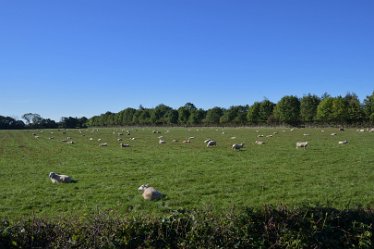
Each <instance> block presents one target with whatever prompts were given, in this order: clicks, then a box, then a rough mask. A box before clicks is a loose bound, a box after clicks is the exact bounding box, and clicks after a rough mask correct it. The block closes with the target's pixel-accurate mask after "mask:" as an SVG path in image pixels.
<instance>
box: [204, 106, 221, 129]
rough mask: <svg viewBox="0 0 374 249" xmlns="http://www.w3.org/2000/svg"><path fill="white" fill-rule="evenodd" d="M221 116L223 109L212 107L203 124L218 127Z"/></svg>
mask: <svg viewBox="0 0 374 249" xmlns="http://www.w3.org/2000/svg"><path fill="white" fill-rule="evenodd" d="M222 115H223V108H220V107H213V108H211V109H209V110H208V111H207V113H206V117H205V124H207V125H218V124H219V121H220V119H221V116H222Z"/></svg>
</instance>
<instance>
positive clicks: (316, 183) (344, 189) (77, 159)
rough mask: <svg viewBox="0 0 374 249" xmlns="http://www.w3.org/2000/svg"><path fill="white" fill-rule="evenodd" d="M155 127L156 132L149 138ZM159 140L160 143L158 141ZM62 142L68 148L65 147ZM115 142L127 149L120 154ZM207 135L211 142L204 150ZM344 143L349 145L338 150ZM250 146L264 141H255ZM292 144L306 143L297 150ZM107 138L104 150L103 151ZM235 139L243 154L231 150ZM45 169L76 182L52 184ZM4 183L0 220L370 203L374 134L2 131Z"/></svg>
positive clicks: (245, 130) (220, 130)
mask: <svg viewBox="0 0 374 249" xmlns="http://www.w3.org/2000/svg"><path fill="white" fill-rule="evenodd" d="M156 129H158V130H159V131H160V132H161V133H153V130H156ZM127 130H129V132H130V134H129V135H127ZM333 132H334V133H337V135H336V136H331V135H330V134H331V133H333ZM33 133H35V134H36V135H37V136H39V138H35V136H34V135H33ZM120 133H123V135H120ZM306 133H307V134H309V135H308V136H304V134H306ZM259 135H264V137H258V136H259ZM266 135H272V137H266ZM52 136H53V137H54V139H48V138H49V137H52ZM159 136H163V139H164V140H165V141H166V143H165V144H158V141H159V138H158V137H159ZM67 137H71V138H72V140H73V141H74V144H68V143H66V142H62V140H66V138H67ZM189 137H194V138H192V139H191V143H182V141H183V140H186V139H187V138H189ZM90 138H92V140H90ZM118 138H122V139H123V143H128V144H130V147H129V148H120V146H119V143H120V142H119V141H117V139H118ZM130 138H135V140H131V139H130ZM207 138H211V139H214V140H216V141H217V146H216V147H212V148H207V147H206V145H205V144H204V143H203V141H204V140H205V139H207ZM98 139H101V141H100V142H99V141H98ZM173 139H175V140H177V142H173V141H172V140H173ZM344 139H346V140H348V141H349V143H348V144H346V145H339V144H338V141H339V140H344ZM256 140H263V141H265V142H266V143H265V144H264V145H256V144H255V141H256ZM297 141H308V142H309V144H310V146H309V147H308V148H307V149H306V150H304V149H296V148H295V143H296V142H297ZM104 142H106V143H108V146H107V147H100V146H99V144H100V143H104ZM241 142H244V143H245V145H246V146H245V148H244V149H243V150H241V151H234V150H232V149H231V145H232V144H233V143H241ZM50 171H54V172H59V173H62V174H68V175H70V176H72V177H73V178H74V179H76V180H77V182H76V183H72V184H52V183H51V181H50V180H49V178H48V173H49V172H50ZM0 182H1V184H0V217H22V216H30V215H37V216H44V217H59V216H66V217H67V216H81V215H85V214H88V213H92V212H94V211H95V210H97V209H100V210H102V209H114V210H116V211H117V212H119V213H123V214H126V213H129V212H131V213H142V212H150V213H154V214H155V215H157V214H158V213H161V212H164V211H168V210H170V209H179V208H188V209H192V208H197V209H199V208H203V207H207V206H208V207H210V208H213V209H214V210H217V211H220V210H225V209H227V208H230V207H244V206H250V207H254V208H256V207H262V206H263V205H266V204H271V205H287V206H290V207H298V206H301V205H303V204H308V205H318V204H319V205H324V206H325V205H326V206H331V207H336V208H347V207H356V206H364V207H374V184H373V182H374V133H368V132H357V131H356V130H355V129H346V130H345V131H343V132H340V131H338V130H337V129H333V128H329V129H324V132H321V129H295V130H294V131H290V129H289V128H257V129H256V128H132V127H131V128H105V129H104V128H101V129H96V128H95V129H92V128H90V129H86V130H39V131H38V130H25V131H4V130H2V131H0ZM144 183H149V184H150V185H152V186H154V187H156V188H157V189H159V190H160V191H161V192H163V193H165V194H166V197H165V198H164V199H163V200H160V201H157V202H146V201H144V200H143V199H142V197H141V195H140V194H139V192H138V191H137V188H138V186H140V185H141V184H144Z"/></svg>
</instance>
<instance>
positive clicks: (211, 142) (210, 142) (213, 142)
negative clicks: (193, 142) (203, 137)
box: [206, 140, 217, 147]
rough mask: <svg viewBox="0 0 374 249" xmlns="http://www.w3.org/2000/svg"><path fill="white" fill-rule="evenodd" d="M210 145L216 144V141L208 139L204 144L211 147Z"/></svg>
mask: <svg viewBox="0 0 374 249" xmlns="http://www.w3.org/2000/svg"><path fill="white" fill-rule="evenodd" d="M212 146H217V143H216V141H214V140H210V141H209V142H208V143H207V144H206V147H212Z"/></svg>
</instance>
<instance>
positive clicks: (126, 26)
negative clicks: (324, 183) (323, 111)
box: [0, 0, 374, 121]
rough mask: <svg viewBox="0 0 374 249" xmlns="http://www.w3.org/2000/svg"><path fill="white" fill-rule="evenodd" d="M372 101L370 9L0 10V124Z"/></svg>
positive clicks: (295, 2)
mask: <svg viewBox="0 0 374 249" xmlns="http://www.w3.org/2000/svg"><path fill="white" fill-rule="evenodd" d="M373 90H374V1H372V0H358V1H353V0H349V1H345V0H336V1H334V0H301V1H300V0H292V1H291V0H234V1H228V0H225V1H223V0H173V1H171V0H168V1H166V0H157V1H154V0H149V1H145V0H136V1H126V0H109V1H104V0H101V1H98V0H64V1H51V0H34V1H19V0H14V1H13V0H12V1H7V0H0V92H1V95H0V96H1V97H0V115H3V116H12V117H15V118H21V116H22V115H23V114H25V113H28V112H31V113H38V114H40V115H41V116H42V117H43V118H51V119H54V120H56V121H59V120H60V118H61V117H63V116H64V117H67V116H73V117H81V116H86V117H88V118H89V117H91V116H93V115H98V114H102V113H105V112H106V111H111V112H118V111H120V110H123V109H124V108H127V107H134V108H138V107H139V105H140V104H141V105H143V106H145V107H155V106H156V105H158V104H161V103H163V104H166V105H169V106H171V107H173V108H178V107H179V106H182V105H184V104H185V103H186V102H192V103H193V104H195V105H196V106H197V107H201V108H204V109H208V108H211V107H214V106H220V107H230V106H232V105H246V104H253V102H254V101H262V100H263V99H264V98H268V99H269V100H271V101H273V102H275V103H276V102H277V101H278V100H279V99H280V98H281V97H283V96H285V95H296V96H298V97H302V96H303V95H305V94H308V93H312V94H316V95H319V96H320V95H322V94H323V93H325V92H327V93H329V94H331V95H332V96H337V95H345V94H346V93H347V92H354V93H356V94H357V95H358V96H359V98H360V100H361V101H362V100H363V99H364V98H365V97H366V96H367V95H370V94H371V93H372V92H373Z"/></svg>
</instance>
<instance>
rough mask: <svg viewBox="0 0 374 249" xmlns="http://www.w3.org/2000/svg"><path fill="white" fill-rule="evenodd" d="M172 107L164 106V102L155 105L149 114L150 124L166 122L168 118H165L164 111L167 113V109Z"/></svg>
mask: <svg viewBox="0 0 374 249" xmlns="http://www.w3.org/2000/svg"><path fill="white" fill-rule="evenodd" d="M171 110H172V108H171V107H169V106H166V105H164V104H160V105H158V106H156V107H155V108H154V109H153V111H152V114H151V122H152V124H156V125H158V124H167V123H168V120H166V117H165V115H166V113H168V112H169V111H171Z"/></svg>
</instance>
